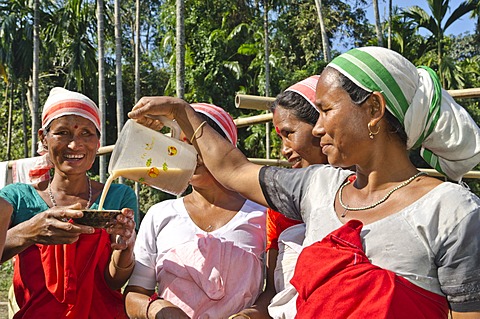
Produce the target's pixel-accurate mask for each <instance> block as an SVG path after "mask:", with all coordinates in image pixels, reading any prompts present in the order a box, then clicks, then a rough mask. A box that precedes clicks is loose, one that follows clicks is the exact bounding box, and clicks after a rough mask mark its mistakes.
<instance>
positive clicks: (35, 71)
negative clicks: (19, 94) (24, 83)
mask: <svg viewBox="0 0 480 319" xmlns="http://www.w3.org/2000/svg"><path fill="white" fill-rule="evenodd" d="M39 7H40V0H35V1H34V2H33V67H32V102H33V110H32V156H35V154H36V153H37V132H38V129H39V128H40V125H39V122H38V121H39V114H38V113H39V112H38V104H39V98H38V75H39V66H40V53H39V52H40V36H39V29H40V18H39ZM12 100H13V95H12Z"/></svg>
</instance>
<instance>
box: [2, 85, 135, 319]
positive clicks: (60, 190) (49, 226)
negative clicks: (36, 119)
mask: <svg viewBox="0 0 480 319" xmlns="http://www.w3.org/2000/svg"><path fill="white" fill-rule="evenodd" d="M100 125H101V124H100V112H99V110H98V108H97V106H96V105H95V103H94V102H93V101H91V100H90V99H89V98H87V97H86V96H84V95H83V94H80V93H76V92H71V91H68V90H65V89H63V88H54V89H52V90H51V92H50V95H49V97H48V99H47V101H46V103H45V106H44V109H43V112H42V128H41V129H40V130H39V141H40V142H39V143H40V149H41V150H40V152H42V153H46V154H45V156H46V158H47V159H48V160H47V161H46V163H50V165H49V166H53V169H54V175H53V178H51V179H50V180H48V181H43V182H39V183H38V184H34V185H29V184H20V183H17V184H11V185H8V186H7V187H5V188H3V189H2V190H1V191H0V196H1V197H3V198H4V199H5V200H7V201H8V202H9V205H4V206H2V207H1V208H0V209H1V210H2V215H3V213H4V212H5V211H7V210H9V209H10V210H11V209H12V208H13V214H12V219H11V224H10V228H9V230H8V232H7V240H6V245H5V250H4V254H3V257H2V261H5V260H8V259H10V258H12V257H13V256H15V255H16V254H18V257H17V258H16V261H15V268H14V276H13V285H14V289H15V297H16V300H17V303H18V305H19V307H20V310H19V311H18V312H17V313H16V315H15V316H14V318H75V319H78V318H85V319H87V318H102V319H106V318H126V314H125V311H124V307H123V297H122V294H121V292H120V288H121V287H122V286H123V285H124V284H125V283H126V281H127V279H128V277H129V276H130V274H131V272H132V270H133V266H134V257H133V245H134V240H135V232H134V228H135V223H134V221H133V215H134V210H136V209H137V206H136V198H135V194H134V192H133V191H132V189H131V188H129V187H128V186H125V185H120V184H116V185H112V186H113V188H110V191H109V192H108V196H107V199H106V201H105V205H104V208H105V209H121V210H122V214H120V215H119V216H117V217H116V224H115V225H113V226H112V227H109V228H107V229H106V230H105V229H94V228H93V227H89V226H84V225H80V224H76V223H75V222H74V221H75V218H79V217H82V216H83V213H82V212H81V209H95V208H97V207H98V203H97V201H98V197H99V195H100V193H101V192H102V189H103V186H104V185H103V184H102V183H99V182H95V181H93V180H90V178H89V177H88V176H87V171H88V170H89V169H90V168H91V167H92V165H93V163H94V161H95V157H96V153H97V150H98V147H99V141H100V139H99V137H100V131H101V127H100ZM43 169H48V167H44V168H43ZM41 170H42V169H41V168H38V167H35V168H34V171H35V172H39V171H41ZM116 236H119V240H118V242H117V241H116Z"/></svg>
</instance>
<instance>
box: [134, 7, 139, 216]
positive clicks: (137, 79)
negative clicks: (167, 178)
mask: <svg viewBox="0 0 480 319" xmlns="http://www.w3.org/2000/svg"><path fill="white" fill-rule="evenodd" d="M134 54H135V101H134V103H137V101H138V100H139V99H140V0H136V1H135V53H134ZM134 188H135V195H136V196H137V207H140V203H139V198H140V183H139V182H135V187H134ZM137 220H138V221H139V220H140V217H139V216H137V219H136V221H137Z"/></svg>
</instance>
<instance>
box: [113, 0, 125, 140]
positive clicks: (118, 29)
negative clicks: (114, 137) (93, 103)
mask: <svg viewBox="0 0 480 319" xmlns="http://www.w3.org/2000/svg"><path fill="white" fill-rule="evenodd" d="M115 66H116V87H117V134H118V135H120V131H121V130H122V127H123V124H124V114H123V113H124V111H123V84H122V22H121V15H120V0H115Z"/></svg>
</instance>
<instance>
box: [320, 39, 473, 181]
mask: <svg viewBox="0 0 480 319" xmlns="http://www.w3.org/2000/svg"><path fill="white" fill-rule="evenodd" d="M327 67H331V68H334V69H336V70H337V71H339V72H340V73H341V74H343V75H345V76H346V77H347V78H349V79H350V80H351V81H353V82H354V83H355V84H356V85H358V86H359V87H361V88H362V89H364V90H366V91H368V92H372V91H378V92H381V93H382V94H383V96H384V97H385V100H386V104H387V109H388V111H389V112H390V113H392V114H393V115H394V116H395V117H396V118H397V119H398V120H399V121H400V123H401V124H402V125H403V127H404V128H405V131H406V133H407V136H408V142H407V149H414V148H418V147H421V150H420V154H421V156H422V157H423V158H424V159H425V160H426V161H427V163H428V164H429V165H430V166H431V167H433V168H434V169H435V170H437V171H438V172H440V173H442V174H444V175H446V176H447V177H448V178H450V179H451V180H454V181H458V180H460V179H461V178H462V176H463V175H464V174H465V173H466V172H468V171H469V170H471V169H472V168H473V167H475V165H477V164H478V163H479V162H480V128H479V127H478V125H477V124H476V123H475V121H474V120H473V119H472V118H471V116H470V115H469V114H468V113H467V111H466V110H465V109H464V108H462V107H461V106H460V105H458V104H457V103H456V102H455V101H454V100H453V98H452V96H450V94H448V92H447V91H445V90H443V89H442V87H441V84H440V81H439V79H438V76H437V75H436V74H435V72H434V71H433V70H431V69H430V68H428V67H419V68H417V67H415V66H414V65H413V64H412V63H410V62H409V61H408V60H407V59H405V58H404V57H403V56H401V55H400V54H398V53H397V52H395V51H392V50H389V49H386V48H381V47H363V48H358V49H352V50H350V51H348V52H346V53H344V54H341V55H340V56H338V57H337V58H335V59H334V60H332V62H330V63H329V64H328V66H327Z"/></svg>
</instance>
